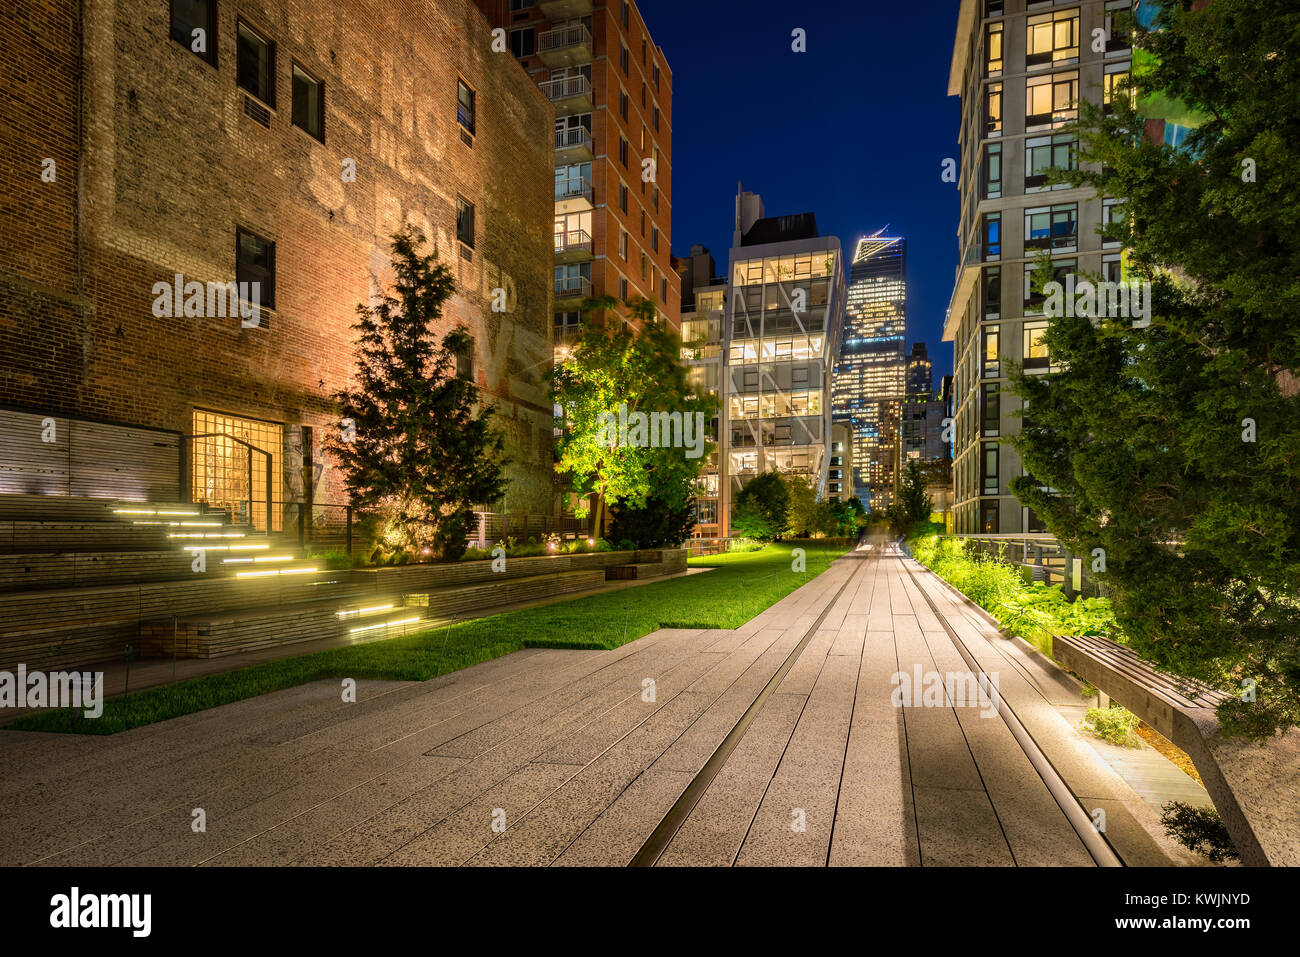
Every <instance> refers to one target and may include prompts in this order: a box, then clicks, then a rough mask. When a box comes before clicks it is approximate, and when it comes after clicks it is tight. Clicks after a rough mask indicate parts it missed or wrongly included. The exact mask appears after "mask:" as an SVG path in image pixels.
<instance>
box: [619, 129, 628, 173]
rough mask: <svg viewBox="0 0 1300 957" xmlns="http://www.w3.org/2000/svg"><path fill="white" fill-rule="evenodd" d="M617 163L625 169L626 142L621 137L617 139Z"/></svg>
mask: <svg viewBox="0 0 1300 957" xmlns="http://www.w3.org/2000/svg"><path fill="white" fill-rule="evenodd" d="M618 161H619V162H620V163H622V164H623V168H624V169H627V140H625V139H623V137H621V136H620V137H619V138H618Z"/></svg>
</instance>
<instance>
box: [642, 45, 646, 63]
mask: <svg viewBox="0 0 1300 957" xmlns="http://www.w3.org/2000/svg"><path fill="white" fill-rule="evenodd" d="M645 51H646V46H645V40H642V41H641V65H642V66H645V64H646V56H645Z"/></svg>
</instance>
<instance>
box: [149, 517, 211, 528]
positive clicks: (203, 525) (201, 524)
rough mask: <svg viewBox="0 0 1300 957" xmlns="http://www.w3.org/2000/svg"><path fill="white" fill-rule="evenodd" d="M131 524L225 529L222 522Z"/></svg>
mask: <svg viewBox="0 0 1300 957" xmlns="http://www.w3.org/2000/svg"><path fill="white" fill-rule="evenodd" d="M131 524H132V525H168V526H171V527H173V528H175V527H179V528H222V527H223V523H221V522H145V521H141V520H140V519H136V520H135V521H133V522H132V523H131Z"/></svg>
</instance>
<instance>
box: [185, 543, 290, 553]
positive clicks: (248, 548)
mask: <svg viewBox="0 0 1300 957" xmlns="http://www.w3.org/2000/svg"><path fill="white" fill-rule="evenodd" d="M199 547H200V546H198V545H182V546H181V548H182V549H185V550H187V551H188V550H189V549H191V548H199ZM270 547H271V544H270V542H257V543H254V544H251V545H204V546H202V548H203V550H204V551H205V552H254V551H258V552H260V551H261V550H262V549H264V548H270Z"/></svg>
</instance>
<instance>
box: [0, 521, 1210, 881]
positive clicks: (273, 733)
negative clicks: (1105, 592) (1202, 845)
mask: <svg viewBox="0 0 1300 957" xmlns="http://www.w3.org/2000/svg"><path fill="white" fill-rule="evenodd" d="M931 603H933V607H932V605H931ZM941 617H942V619H943V621H944V622H947V624H948V626H949V627H951V628H952V629H953V631H954V632H955V633H957V634H958V635H959V637H960V638H961V640H962V642H963V643H964V644H965V645H966V646H967V647H968V648H969V650H970V652H971V653H972V654H973V655H974V656H975V657H976V659H977V660H978V662H979V665H980V668H981V669H983V670H984V671H987V672H989V673H990V674H993V673H996V676H997V680H998V683H999V688H1000V690H1001V692H1002V694H1003V696H1004V698H1005V700H1006V702H1007V703H1008V704H1009V705H1010V706H1011V707H1012V708H1013V709H1014V710H1015V712H1016V714H1017V715H1018V716H1019V717H1020V719H1021V721H1022V722H1023V723H1024V724H1025V726H1026V727H1027V728H1029V729H1030V730H1031V733H1032V734H1033V736H1034V738H1035V740H1036V741H1038V742H1039V744H1040V745H1041V746H1042V748H1043V750H1044V751H1045V752H1046V753H1047V754H1048V756H1049V758H1050V760H1051V762H1052V764H1053V765H1054V766H1055V767H1057V768H1058V769H1059V770H1060V772H1061V774H1062V776H1063V777H1064V778H1065V780H1066V781H1067V783H1069V785H1070V786H1071V788H1072V789H1073V790H1074V793H1075V794H1077V795H1079V796H1080V798H1081V800H1082V802H1083V804H1084V806H1085V807H1086V808H1101V809H1104V810H1105V811H1106V813H1107V820H1108V822H1109V827H1108V831H1107V836H1108V838H1109V839H1110V841H1111V843H1112V845H1113V846H1114V847H1115V849H1116V850H1117V852H1118V853H1119V854H1120V856H1121V857H1123V858H1124V859H1125V860H1126V861H1127V862H1128V863H1171V862H1173V863H1184V862H1186V860H1185V858H1182V857H1179V855H1178V854H1177V853H1176V849H1175V850H1171V849H1170V847H1169V846H1168V845H1167V842H1164V841H1162V840H1160V839H1158V838H1156V837H1153V836H1152V834H1151V833H1150V832H1151V829H1152V820H1151V815H1150V808H1149V806H1147V805H1146V804H1145V802H1143V801H1142V799H1141V798H1140V797H1138V795H1137V794H1136V793H1134V792H1133V790H1132V788H1130V787H1128V785H1127V784H1125V782H1124V781H1123V779H1122V778H1120V776H1119V775H1118V774H1116V773H1115V771H1114V770H1113V769H1112V767H1111V766H1110V765H1109V764H1108V763H1107V761H1106V760H1104V759H1103V757H1101V756H1100V755H1099V754H1098V753H1097V751H1096V750H1095V749H1093V748H1091V747H1089V746H1088V745H1087V744H1086V743H1085V742H1083V741H1081V740H1080V738H1079V735H1078V732H1077V731H1076V730H1075V729H1074V728H1073V727H1072V726H1071V725H1070V723H1069V722H1068V721H1067V720H1066V719H1065V718H1063V717H1062V716H1061V714H1060V713H1059V712H1058V710H1057V708H1058V707H1066V706H1067V705H1076V706H1077V704H1078V700H1079V699H1078V692H1077V689H1076V688H1075V687H1073V685H1072V682H1071V680H1070V679H1069V678H1068V677H1066V676H1064V675H1063V674H1062V673H1061V672H1060V671H1059V669H1056V668H1055V667H1054V666H1053V665H1052V664H1051V663H1050V662H1046V661H1044V660H1041V659H1035V658H1034V657H1033V656H1032V655H1031V654H1030V653H1029V652H1028V651H1026V650H1025V649H1024V648H1022V647H1020V646H1019V645H1018V644H1017V643H1014V642H1008V641H1006V640H1005V639H1003V638H1001V637H999V636H997V635H996V634H994V633H993V631H992V629H991V628H990V627H989V625H988V623H987V622H985V621H983V620H981V619H980V617H979V616H978V615H975V614H973V613H972V612H971V610H970V608H969V607H967V606H965V605H964V604H963V603H962V602H960V601H959V600H958V599H957V598H955V597H954V596H953V594H952V593H951V592H950V591H949V590H947V589H946V586H944V585H943V584H942V583H941V582H939V581H938V580H937V579H934V578H933V576H930V575H929V573H928V572H925V571H924V570H923V569H920V567H919V566H916V565H915V564H914V563H911V562H910V560H908V559H905V558H904V557H903V556H901V555H900V554H898V553H897V552H896V551H894V550H893V549H892V548H884V547H876V548H874V549H872V550H863V551H859V552H856V553H852V554H850V555H848V556H845V557H844V558H842V559H839V560H837V561H836V562H835V563H834V564H832V566H831V567H830V569H829V570H827V571H826V572H825V573H823V574H821V575H819V576H817V577H815V578H812V579H810V580H809V581H808V582H807V584H805V585H804V586H802V587H800V588H799V589H797V590H796V591H794V592H792V593H791V594H790V595H787V596H786V597H785V598H783V599H782V600H781V601H779V602H777V603H776V604H775V605H772V606H771V607H770V608H768V609H766V610H765V611H763V612H762V613H761V614H758V615H756V616H755V617H754V618H752V619H751V620H749V621H748V622H746V623H745V624H744V625H742V626H741V627H740V628H737V629H735V630H709V631H704V630H689V629H664V630H661V631H658V632H655V633H654V634H652V635H647V636H646V637H644V638H641V639H639V640H637V641H633V642H630V643H628V644H627V645H624V646H622V647H621V648H618V649H615V650H613V651H553V650H540V649H530V650H526V651H522V652H518V653H516V654H513V655H509V656H506V657H504V658H499V659H495V660H493V661H489V662H485V663H483V664H481V665H476V666H474V667H472V668H468V669H465V670H464V671H461V672H457V673H455V674H452V675H445V676H442V677H440V678H437V679H434V680H433V681H428V682H380V681H361V682H358V699H357V702H356V703H345V702H343V701H342V700H341V695H340V693H339V684H338V683H337V682H333V681H322V682H315V683H312V684H309V685H303V686H301V687H297V688H292V689H288V690H286V691H282V692H277V693H275V694H270V695H266V696H263V697H261V698H257V699H251V700H249V701H243V702H238V703H236V704H232V705H227V706H224V707H221V708H216V709H212V710H210V711H205V712H200V713H198V714H194V715H188V716H186V717H184V718H179V719H176V720H174V721H168V722H164V723H162V724H158V725H153V726H150V727H145V728H139V729H135V730H133V731H128V732H125V733H122V734H118V735H114V736H112V737H109V738H80V737H74V736H64V735H48V734H37V733H31V732H5V733H3V734H0V810H3V814H0V864H42V865H70V864H76V865H83V864H85V865H112V864H132V865H138V864H171V865H176V864H180V865H197V864H217V865H268V864H270V865H285V864H297V865H343V866H356V865H366V864H394V865H461V864H469V865H476V866H477V865H486V866H491V865H550V864H558V865H613V866H623V865H626V864H628V863H629V862H631V861H632V860H633V859H634V857H636V856H637V855H638V852H643V849H644V848H647V847H649V848H654V855H657V860H656V863H658V864H660V865H664V866H678V865H711V866H726V865H733V864H734V865H791V864H796V865H806V866H824V865H827V864H830V865H838V866H844V865H850V866H851V865H897V866H905V865H918V864H919V865H961V864H966V865H970V864H979V865H1015V864H1029V865H1041V864H1055V865H1090V864H1092V863H1093V862H1092V859H1091V857H1090V856H1089V854H1088V852H1087V851H1086V849H1085V847H1084V844H1083V843H1082V842H1081V841H1080V839H1079V836H1078V835H1077V834H1076V833H1075V832H1074V830H1073V828H1072V827H1071V825H1070V824H1069V822H1068V820H1067V818H1066V817H1065V815H1064V814H1063V812H1062V810H1061V808H1060V807H1059V806H1058V805H1057V803H1056V801H1055V799H1054V798H1053V797H1052V795H1051V793H1050V792H1049V790H1048V788H1047V787H1046V785H1045V784H1044V783H1043V780H1042V778H1041V777H1040V776H1039V773H1038V772H1037V771H1036V770H1035V768H1034V766H1033V765H1032V764H1031V763H1030V761H1029V759H1028V758H1027V757H1026V755H1025V753H1024V751H1023V749H1021V747H1020V746H1019V744H1018V743H1017V742H1016V740H1015V738H1014V736H1013V735H1012V734H1011V732H1010V730H1009V729H1008V727H1007V725H1006V724H1005V723H1004V722H1003V721H1002V720H1001V718H1000V717H998V716H997V715H996V714H995V713H993V714H990V713H987V709H986V708H984V709H982V708H981V707H980V706H979V705H980V702H978V701H966V700H962V699H961V698H960V694H959V692H958V691H955V690H954V689H957V688H959V687H960V682H959V681H958V682H957V683H951V682H950V683H949V684H948V685H947V686H944V685H942V682H941V686H940V688H939V691H938V693H937V696H929V697H923V696H921V695H920V694H919V690H918V694H917V695H914V696H913V695H909V696H906V697H905V698H904V700H902V701H901V702H897V703H896V702H895V701H894V695H895V685H896V683H897V682H896V676H897V675H898V674H899V673H902V674H906V675H908V676H909V677H910V676H912V675H913V673H914V669H919V671H920V673H921V674H924V675H931V674H937V675H940V676H943V675H947V676H950V677H954V676H955V677H956V678H957V679H960V678H961V677H962V676H963V675H967V676H968V675H969V671H970V668H969V666H968V665H967V664H966V662H965V661H964V660H963V658H962V657H961V655H960V654H959V653H958V651H957V649H956V646H955V645H954V643H953V640H952V639H951V638H950V637H949V635H948V634H947V632H946V631H945V630H944V628H943V626H942V624H941V621H940V618H941ZM1071 696H1073V697H1071ZM898 705H901V706H898ZM720 749H721V750H720ZM195 809H202V810H203V812H204V814H205V816H206V829H204V830H201V831H196V830H195V829H194V828H193V827H192V822H193V812H194V810H195ZM666 817H668V818H669V820H670V821H671V822H672V825H671V826H669V825H666V824H664V825H662V826H661V822H664V821H665V818H666ZM647 842H650V843H649V845H647ZM643 853H644V852H643Z"/></svg>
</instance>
